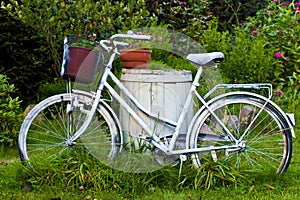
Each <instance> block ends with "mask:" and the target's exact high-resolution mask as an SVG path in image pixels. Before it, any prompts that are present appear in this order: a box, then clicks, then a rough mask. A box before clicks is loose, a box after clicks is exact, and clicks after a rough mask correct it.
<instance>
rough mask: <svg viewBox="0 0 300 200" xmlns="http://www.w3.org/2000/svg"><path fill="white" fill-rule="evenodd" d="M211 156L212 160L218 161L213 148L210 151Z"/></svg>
mask: <svg viewBox="0 0 300 200" xmlns="http://www.w3.org/2000/svg"><path fill="white" fill-rule="evenodd" d="M211 157H212V159H213V161H214V162H217V161H218V157H217V152H216V151H215V150H213V151H211Z"/></svg>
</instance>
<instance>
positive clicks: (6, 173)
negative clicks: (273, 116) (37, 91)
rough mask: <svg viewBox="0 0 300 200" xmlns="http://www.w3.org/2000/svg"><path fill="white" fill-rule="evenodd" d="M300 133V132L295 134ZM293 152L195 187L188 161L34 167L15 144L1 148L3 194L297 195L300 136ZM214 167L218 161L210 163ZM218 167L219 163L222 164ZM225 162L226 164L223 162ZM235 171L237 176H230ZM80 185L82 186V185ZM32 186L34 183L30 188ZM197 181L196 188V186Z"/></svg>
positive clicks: (84, 161)
mask: <svg viewBox="0 0 300 200" xmlns="http://www.w3.org/2000/svg"><path fill="white" fill-rule="evenodd" d="M297 135H298V137H300V136H299V134H297ZM293 147H294V150H293V157H292V161H291V164H290V167H289V169H288V171H287V172H286V173H285V174H283V175H274V174H271V175H268V174H255V173H245V172H244V173H234V172H232V171H230V170H225V175H226V176H225V177H224V179H223V180H222V181H220V179H216V182H215V183H214V184H212V185H211V186H210V187H209V189H208V187H206V186H205V185H204V184H202V186H199V185H198V186H197V187H196V185H197V184H196V182H197V181H199V179H200V177H201V176H200V175H201V174H203V173H201V174H197V171H194V170H191V167H190V165H189V163H186V164H185V165H184V168H183V171H182V176H181V177H180V178H179V177H178V167H167V168H164V169H162V170H159V171H155V172H152V173H145V174H132V173H125V172H120V171H115V170H113V169H110V168H109V167H106V166H103V165H101V164H100V163H99V162H96V161H95V160H93V158H91V157H90V156H88V155H86V156H83V157H82V158H74V157H70V158H64V159H63V160H60V161H59V162H56V163H54V164H55V167H53V165H52V164H53V163H51V164H50V163H47V162H44V163H43V165H42V166H40V167H39V168H36V169H35V170H30V169H28V168H23V167H22V165H21V163H20V161H19V158H18V151H17V149H16V148H7V147H1V148H0V162H1V165H0V177H1V178H0V191H1V193H0V198H1V199H35V200H36V199H149V200H150V199H151V200H155V199H160V200H162V199H172V200H173V199H175V200H176V199H178V200H179V199H180V200H182V199H196V200H198V199H230V200H231V199H251V200H253V199H259V200H261V199H266V200H269V199H299V198H300V155H299V153H300V140H299V138H297V139H296V140H294V146H293ZM208 167H209V168H208V169H207V170H208V171H209V172H210V173H211V172H213V170H212V169H217V168H215V167H216V166H215V165H213V166H208ZM219 167H220V166H219ZM221 167H222V166H221ZM230 177H235V180H233V179H230ZM80 186H83V188H82V187H80ZM31 187H32V188H31ZM195 187H196V189H195Z"/></svg>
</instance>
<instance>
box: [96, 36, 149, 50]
mask: <svg viewBox="0 0 300 200" xmlns="http://www.w3.org/2000/svg"><path fill="white" fill-rule="evenodd" d="M117 38H124V39H132V40H150V39H151V36H150V35H138V34H133V32H132V31H128V32H127V34H115V35H113V36H111V37H110V39H109V40H101V41H100V44H101V46H102V47H103V48H104V49H105V50H106V51H110V50H111V49H115V48H116V47H117V46H123V47H124V46H128V45H129V44H127V43H124V42H119V41H115V39H117ZM106 44H110V45H111V47H108V46H107V45H106ZM110 48H111V49H110Z"/></svg>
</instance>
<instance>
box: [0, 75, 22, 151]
mask: <svg viewBox="0 0 300 200" xmlns="http://www.w3.org/2000/svg"><path fill="white" fill-rule="evenodd" d="M14 90H15V87H14V85H11V84H9V83H8V79H7V77H6V76H4V75H2V74H0V144H4V145H10V146H12V145H14V144H16V138H17V136H18V132H19V128H20V123H21V120H22V114H21V113H20V103H21V101H20V100H19V98H18V97H17V98H12V97H11V94H12V93H14Z"/></svg>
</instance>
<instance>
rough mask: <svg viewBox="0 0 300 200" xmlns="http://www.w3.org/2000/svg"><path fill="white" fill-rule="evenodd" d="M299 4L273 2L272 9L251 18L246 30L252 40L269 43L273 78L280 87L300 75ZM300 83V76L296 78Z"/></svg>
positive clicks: (270, 5) (246, 24) (262, 11)
mask: <svg viewBox="0 0 300 200" xmlns="http://www.w3.org/2000/svg"><path fill="white" fill-rule="evenodd" d="M299 13H300V2H296V3H288V2H282V3H280V1H276V2H275V1H272V2H271V3H270V4H269V6H268V7H267V8H266V9H264V10H261V11H259V12H258V13H257V16H256V17H253V18H248V22H247V23H245V25H244V29H245V30H246V31H247V33H248V34H249V35H251V36H252V37H253V38H262V39H265V41H266V48H268V49H270V53H272V54H273V58H274V60H273V61H272V63H271V64H272V68H273V69H272V72H273V73H272V75H273V77H272V79H273V82H274V83H276V85H277V86H278V85H279V84H281V83H285V86H287V84H288V82H287V81H286V80H288V77H290V76H293V73H294V72H295V73H297V74H299V72H300V59H299V50H300V35H299V32H300V24H299V23H300V16H299ZM296 79H298V80H300V76H298V77H296Z"/></svg>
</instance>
